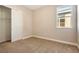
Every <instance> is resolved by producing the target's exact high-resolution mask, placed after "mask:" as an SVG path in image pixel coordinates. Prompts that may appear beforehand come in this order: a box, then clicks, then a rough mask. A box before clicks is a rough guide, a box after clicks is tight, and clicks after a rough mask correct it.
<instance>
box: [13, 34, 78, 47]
mask: <svg viewBox="0 0 79 59" xmlns="http://www.w3.org/2000/svg"><path fill="white" fill-rule="evenodd" d="M30 37H36V38H41V39H45V40H50V41H55V42H58V43H63V44H68V45H72V46H76V47H78V48H79V46H78V44H76V43H72V42H66V41H61V40H56V39H52V38H47V37H43V36H38V35H29V36H26V37H23V38H22V39H27V38H30ZM18 40H21V39H18ZM18 40H14V41H12V42H15V41H18Z"/></svg>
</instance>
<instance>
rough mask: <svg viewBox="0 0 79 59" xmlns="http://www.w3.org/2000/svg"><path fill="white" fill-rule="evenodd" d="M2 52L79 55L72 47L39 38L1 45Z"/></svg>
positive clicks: (0, 50)
mask: <svg viewBox="0 0 79 59" xmlns="http://www.w3.org/2000/svg"><path fill="white" fill-rule="evenodd" d="M0 52H2V53H3V52H5V53H78V52H79V50H78V49H77V48H76V47H74V46H70V45H66V44H60V43H57V42H52V41H48V40H44V39H39V38H28V39H25V40H19V41H16V42H14V43H10V42H5V43H1V44H0Z"/></svg>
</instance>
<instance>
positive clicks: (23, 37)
mask: <svg viewBox="0 0 79 59" xmlns="http://www.w3.org/2000/svg"><path fill="white" fill-rule="evenodd" d="M30 37H32V35H29V36H26V37H23V38H22V39H27V38H30Z"/></svg>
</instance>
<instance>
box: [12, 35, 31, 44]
mask: <svg viewBox="0 0 79 59" xmlns="http://www.w3.org/2000/svg"><path fill="white" fill-rule="evenodd" d="M30 37H32V35H29V36H26V37H23V38H17V39H14V40H11V42H15V41H18V40H24V39H27V38H30Z"/></svg>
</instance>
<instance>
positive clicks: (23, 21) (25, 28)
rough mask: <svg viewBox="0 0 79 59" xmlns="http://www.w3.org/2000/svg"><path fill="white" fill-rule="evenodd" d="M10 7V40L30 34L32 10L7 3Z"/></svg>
mask: <svg viewBox="0 0 79 59" xmlns="http://www.w3.org/2000/svg"><path fill="white" fill-rule="evenodd" d="M7 7H9V8H11V9H12V19H11V20H12V42H13V41H16V40H20V39H22V38H24V37H27V36H30V35H31V34H32V26H31V25H32V11H31V10H29V9H27V8H24V7H23V6H16V5H7Z"/></svg>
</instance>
